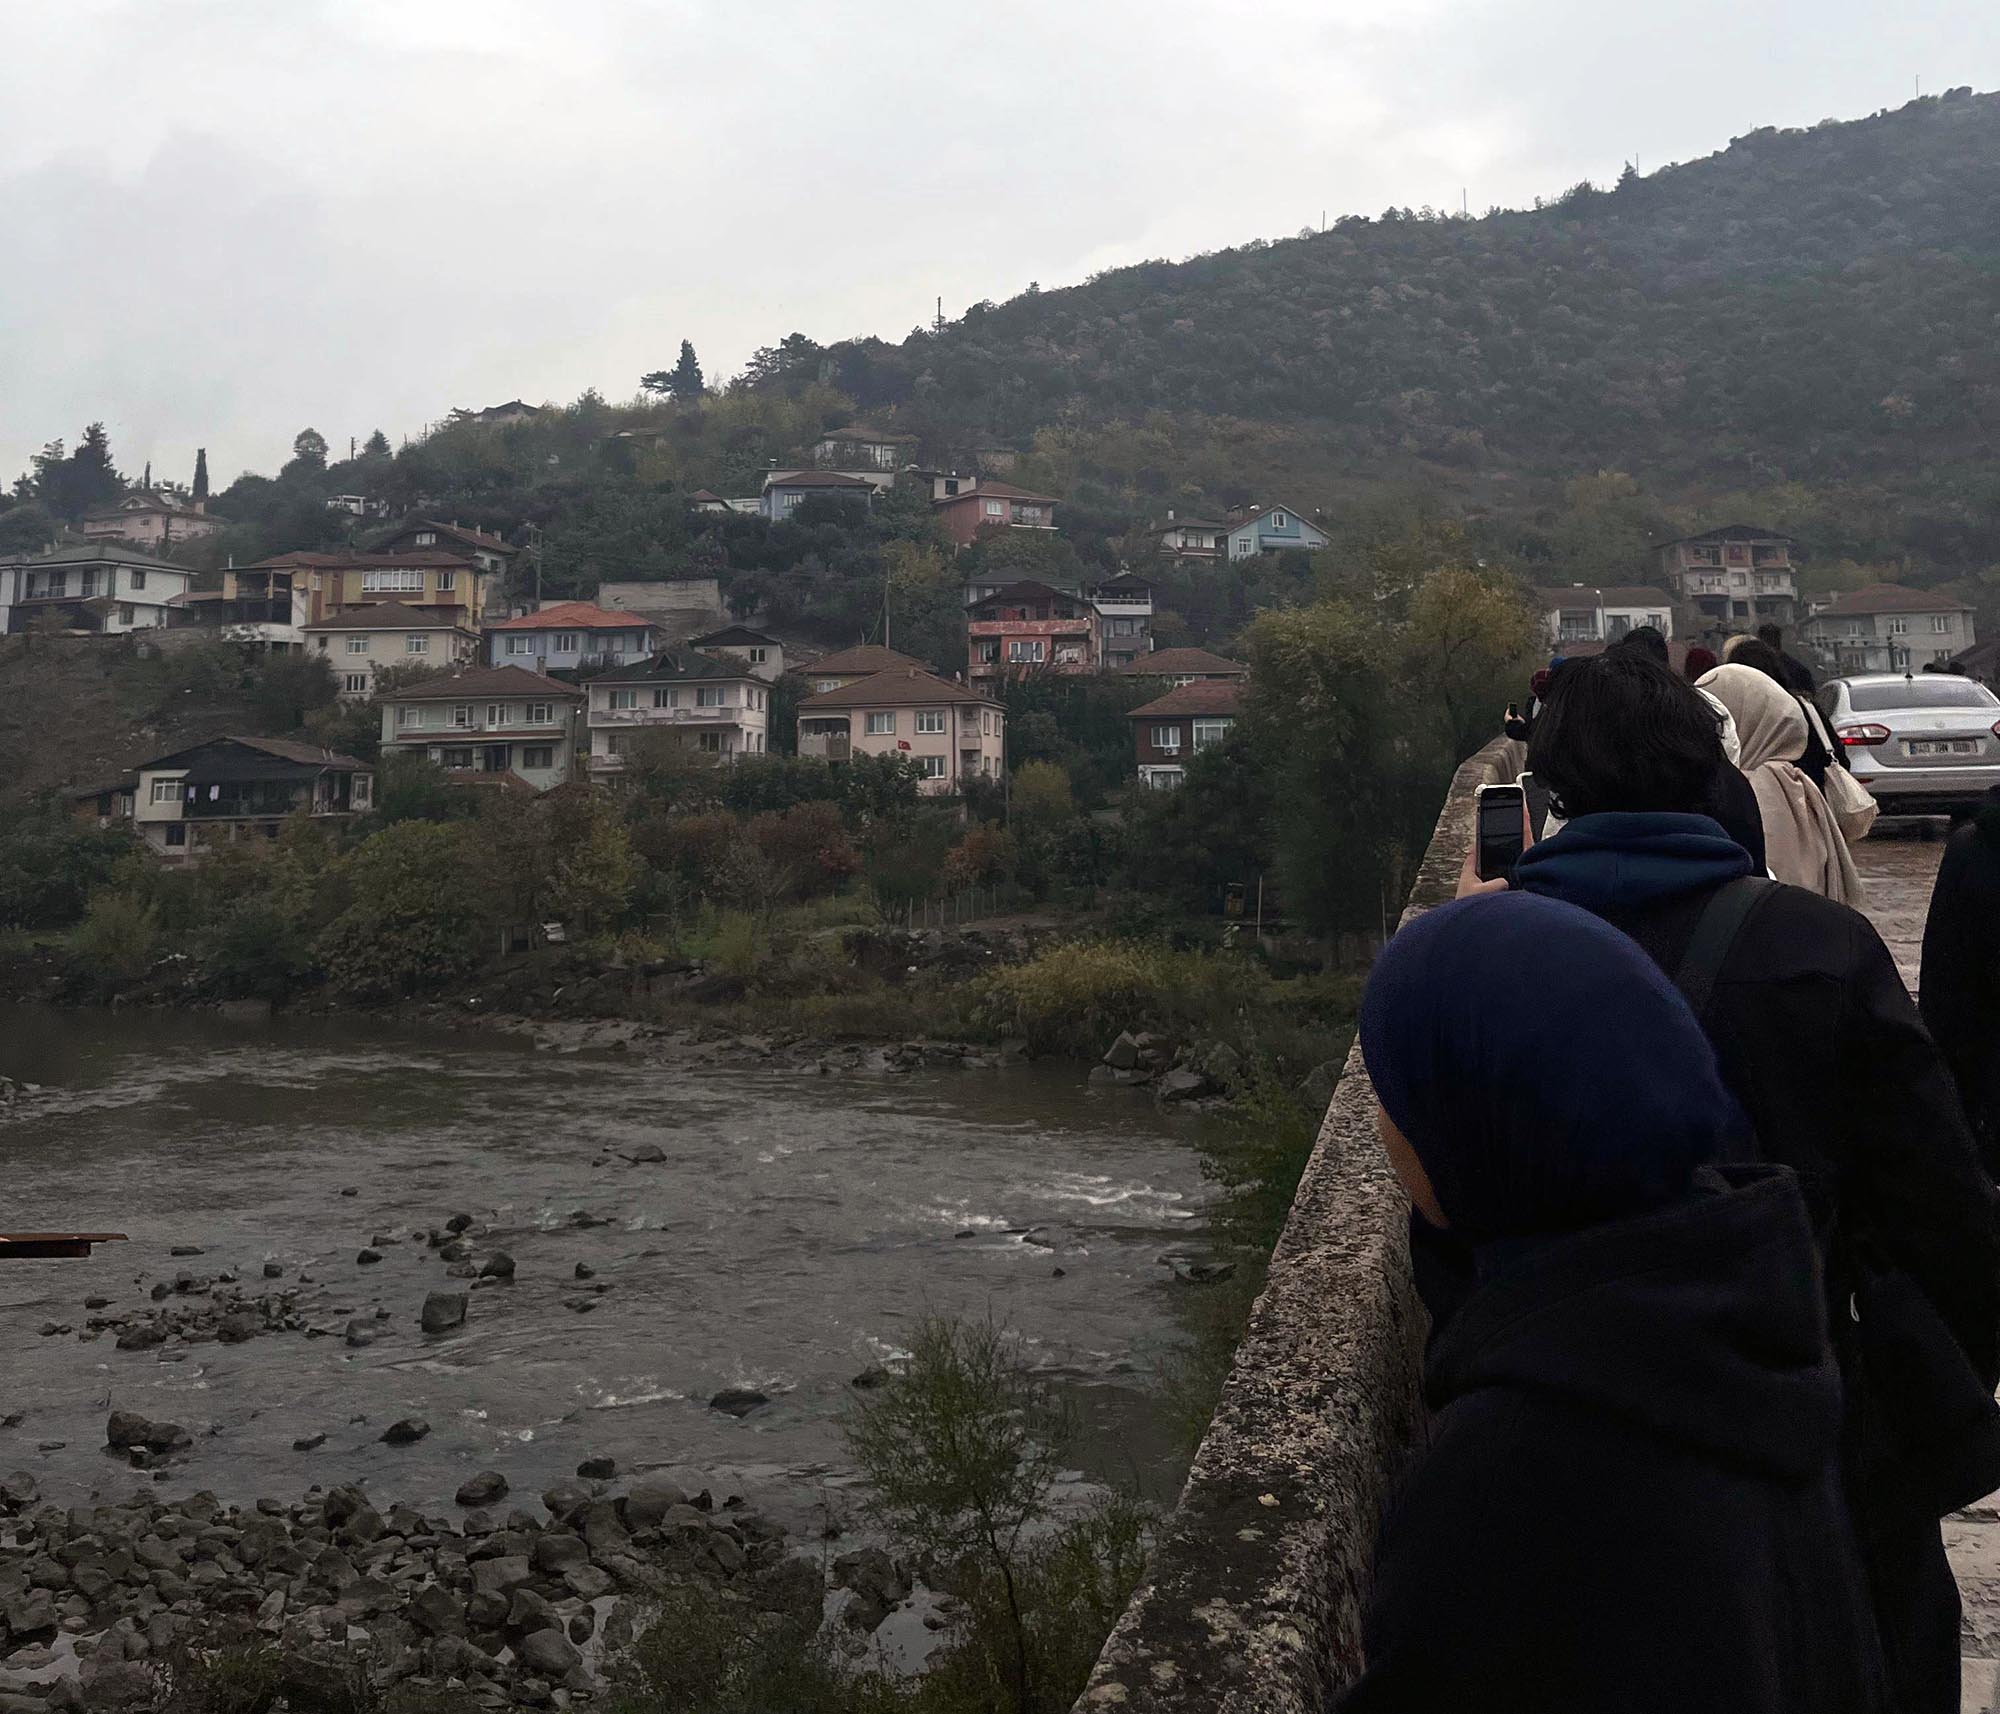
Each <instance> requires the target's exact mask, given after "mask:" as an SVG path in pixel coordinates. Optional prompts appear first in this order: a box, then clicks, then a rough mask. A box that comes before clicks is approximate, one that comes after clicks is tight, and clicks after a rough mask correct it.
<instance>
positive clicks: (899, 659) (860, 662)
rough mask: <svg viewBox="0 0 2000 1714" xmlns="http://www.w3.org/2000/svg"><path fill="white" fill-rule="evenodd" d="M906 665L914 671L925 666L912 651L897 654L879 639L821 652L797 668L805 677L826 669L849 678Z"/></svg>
mask: <svg viewBox="0 0 2000 1714" xmlns="http://www.w3.org/2000/svg"><path fill="white" fill-rule="evenodd" d="M906 667H907V668H914V669H915V670H916V671H918V672H924V671H927V670H928V669H927V668H926V667H925V666H924V663H923V662H922V661H920V660H918V659H916V658H915V657H914V656H912V655H902V654H898V653H897V652H896V651H895V650H894V649H885V648H883V647H882V645H881V644H880V643H862V644H859V645H857V646H856V647H854V648H852V649H841V650H840V651H838V652H837V653H835V654H831V655H821V656H820V658H819V659H818V660H816V661H808V662H807V663H806V664H805V665H804V666H802V667H801V668H800V669H799V671H801V672H802V673H804V674H805V675H806V677H807V678H825V677H826V676H827V675H828V674H829V673H831V674H833V675H834V676H835V677H838V678H850V677H853V676H855V675H857V674H866V673H882V672H900V671H902V670H903V669H904V668H906Z"/></svg>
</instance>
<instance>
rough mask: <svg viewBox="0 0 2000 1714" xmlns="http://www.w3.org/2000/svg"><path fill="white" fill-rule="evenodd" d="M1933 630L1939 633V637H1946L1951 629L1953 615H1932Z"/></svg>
mask: <svg viewBox="0 0 2000 1714" xmlns="http://www.w3.org/2000/svg"><path fill="white" fill-rule="evenodd" d="M1931 629H1932V630H1933V631H1935V632H1937V634H1938V635H1939V636H1941V637H1942V636H1944V635H1945V634H1946V633H1947V632H1948V631H1950V629H1951V615H1950V614H1949V613H1933V614H1932V615H1931Z"/></svg>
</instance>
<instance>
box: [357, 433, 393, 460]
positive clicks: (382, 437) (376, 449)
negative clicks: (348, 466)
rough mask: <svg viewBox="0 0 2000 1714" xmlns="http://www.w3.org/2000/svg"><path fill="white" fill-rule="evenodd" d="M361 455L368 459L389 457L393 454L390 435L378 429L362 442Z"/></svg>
mask: <svg viewBox="0 0 2000 1714" xmlns="http://www.w3.org/2000/svg"><path fill="white" fill-rule="evenodd" d="M361 456H362V457H363V458H367V459H387V458H389V457H391V456H393V454H392V452H391V449H390V446H389V437H388V436H387V435H386V434H384V433H383V432H382V431H381V430H380V429H377V430H376V431H375V432H374V433H373V434H371V435H370V436H369V437H368V438H367V439H366V440H365V441H363V442H362V443H361Z"/></svg>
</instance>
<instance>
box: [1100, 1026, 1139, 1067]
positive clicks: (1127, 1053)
mask: <svg viewBox="0 0 2000 1714" xmlns="http://www.w3.org/2000/svg"><path fill="white" fill-rule="evenodd" d="M1104 1063H1105V1064H1106V1065H1108V1066H1110V1067H1111V1069H1112V1070H1113V1071H1130V1070H1132V1068H1133V1067H1134V1066H1136V1065H1137V1064H1138V1063H1139V1041H1138V1038H1137V1037H1136V1036H1134V1035H1133V1034H1132V1032H1131V1031H1130V1030H1124V1031H1121V1032H1120V1033H1119V1036H1118V1039H1117V1040H1116V1041H1114V1042H1113V1043H1112V1044H1111V1045H1110V1047H1108V1048H1106V1049H1105V1050H1104Z"/></svg>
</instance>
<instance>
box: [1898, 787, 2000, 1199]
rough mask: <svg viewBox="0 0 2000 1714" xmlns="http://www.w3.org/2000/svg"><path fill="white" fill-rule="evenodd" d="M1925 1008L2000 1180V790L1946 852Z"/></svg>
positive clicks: (1928, 924) (1928, 929)
mask: <svg viewBox="0 0 2000 1714" xmlns="http://www.w3.org/2000/svg"><path fill="white" fill-rule="evenodd" d="M1918 1003H1919V1004H1920V1005H1921V1006H1922V1008H1923V1014H1924V1022H1925V1023H1927V1024H1929V1025H1930V1028H1931V1034H1932V1035H1934V1036H1936V1037H1937V1044H1938V1048H1939V1050H1940V1051H1941V1052H1942V1053H1943V1054H1944V1057H1945V1063H1946V1064H1947V1065H1949V1066H1950V1067H1951V1071H1952V1076H1953V1077H1954V1078H1956V1079H1957V1081H1958V1092H1959V1094H1960V1095H1961V1096H1962V1097H1963V1098H1964V1101H1965V1112H1966V1117H1967V1118H1968V1119H1969V1120H1970V1121H1971V1124H1972V1129H1973V1134H1974V1135H1975V1136H1976V1137H1977V1138H1978V1139H1979V1144H1980V1148H1981V1151H1982V1153H1983V1154H1984V1155H1985V1158H1986V1164H1987V1170H1988V1171H1989V1172H1992V1173H1994V1174H1995V1176H2000V788H1996V789H1995V790H1994V791H1993V792H1991V793H1989V794H1988V796H1987V801H1986V803H1985V805H1984V806H1983V807H1982V808H1981V809H1980V812H1979V815H1978V817H1977V819H1976V820H1974V821H1972V822H1971V823H1969V824H1968V825H1966V826H1964V827H1961V828H1960V829H1959V830H1958V831H1957V832H1956V833H1954V834H1953V835H1952V836H1951V842H1950V843H1949V844H1948V845H1946V846H1945V848H1944V861H1943V862H1942V863H1940V864H1939V865H1938V875H1937V885H1936V887H1935V888H1934V889H1933V890H1932V892H1931V909H1930V916H1929V918H1928V919H1927V920H1926V921H1925V923H1924V966H1923V979H1922V981H1921V983H1920V984H1919V987H1918Z"/></svg>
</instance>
